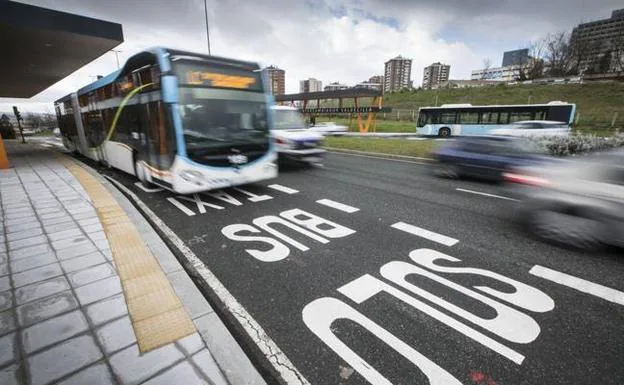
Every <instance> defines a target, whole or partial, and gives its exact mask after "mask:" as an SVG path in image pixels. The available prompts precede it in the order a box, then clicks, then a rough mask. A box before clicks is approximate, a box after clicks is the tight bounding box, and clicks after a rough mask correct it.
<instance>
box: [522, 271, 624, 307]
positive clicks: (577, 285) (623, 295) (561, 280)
mask: <svg viewBox="0 0 624 385" xmlns="http://www.w3.org/2000/svg"><path fill="white" fill-rule="evenodd" d="M529 274H533V275H535V276H536V277H541V278H544V279H547V280H549V281H553V282H555V283H558V284H560V285H563V286H567V287H570V288H572V289H575V290H578V291H582V292H583V293H587V294H591V295H593V296H596V297H600V298H602V299H605V300H607V301H609V302H613V303H617V304H618V305H622V306H624V292H621V291H618V290H615V289H611V288H610V287H606V286H602V285H600V284H597V283H593V282H590V281H587V280H584V279H581V278H577V277H574V276H572V275H569V274H566V273H562V272H559V271H556V270H552V269H549V268H547V267H544V266H540V265H535V266H533V268H532V269H531V270H530V271H529Z"/></svg>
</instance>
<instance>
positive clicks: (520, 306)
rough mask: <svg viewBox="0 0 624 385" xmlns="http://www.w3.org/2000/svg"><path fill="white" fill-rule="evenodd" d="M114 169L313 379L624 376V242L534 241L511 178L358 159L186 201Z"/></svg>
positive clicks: (496, 380)
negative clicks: (454, 175) (466, 177)
mask: <svg viewBox="0 0 624 385" xmlns="http://www.w3.org/2000/svg"><path fill="white" fill-rule="evenodd" d="M107 173H108V174H109V175H110V176H112V177H113V178H114V179H116V180H117V181H119V182H121V183H122V184H124V185H125V186H126V187H128V188H130V189H131V190H132V191H133V192H134V193H135V194H137V195H138V196H139V197H140V199H141V200H142V201H143V202H144V203H145V204H146V205H147V206H148V207H149V208H150V209H151V210H152V211H153V212H154V213H155V214H156V215H158V217H160V218H161V219H162V220H163V221H164V222H165V223H166V224H167V225H168V226H169V227H170V228H171V229H172V230H173V231H174V232H175V233H176V234H177V235H178V237H179V238H181V239H182V240H183V241H184V242H185V243H186V245H187V246H188V247H190V249H191V250H192V251H193V252H194V253H195V254H196V255H197V256H198V257H199V258H200V259H201V260H202V261H203V262H204V264H205V265H206V266H207V267H208V268H209V269H210V270H211V271H212V272H213V273H214V274H215V275H216V277H217V278H218V279H219V280H220V281H221V283H223V285H225V287H226V288H227V289H228V290H229V292H230V293H231V294H232V295H233V296H234V297H235V298H236V299H237V300H238V302H239V303H240V304H241V305H242V306H243V307H244V308H245V310H246V311H247V312H248V314H249V315H250V316H251V317H253V319H254V320H255V321H256V322H257V323H258V324H259V325H261V326H262V328H263V329H264V331H265V332H266V334H267V335H268V337H269V338H270V339H271V340H272V341H273V342H274V343H275V344H276V345H277V346H278V347H279V348H280V349H281V350H282V351H283V353H284V354H285V355H286V356H287V357H288V359H290V361H291V362H292V363H293V365H294V366H295V367H296V370H298V371H299V373H300V374H301V375H302V376H303V377H304V378H305V379H306V380H307V381H309V383H311V384H366V383H373V384H429V383H431V384H439V385H454V384H487V385H494V384H499V385H503V384H550V385H552V384H565V385H570V384H590V383H591V384H601V385H606V384H622V383H624V365H622V362H624V333H623V330H624V329H623V328H624V326H623V325H624V323H623V321H624V293H622V292H623V291H624V280H623V279H622V277H624V259H623V258H622V255H621V254H622V252H621V250H610V251H606V252H604V253H600V254H593V255H590V254H584V253H581V252H577V251H570V250H566V249H562V248H558V247H555V246H551V245H548V244H544V243H542V242H540V241H538V240H534V239H532V238H530V237H529V236H527V235H526V234H524V233H522V232H520V231H519V230H518V229H517V228H515V226H514V225H513V224H512V222H511V221H510V217H511V215H512V212H513V207H514V202H513V201H512V200H509V199H506V198H507V197H506V196H505V190H504V189H502V188H500V187H498V186H495V185H490V184H483V183H478V182H473V181H451V180H441V179H437V178H434V177H432V176H430V175H429V174H428V169H427V166H426V165H425V164H423V163H421V162H408V161H396V160H383V159H376V158H372V157H364V156H354V155H342V154H328V156H327V159H326V162H325V167H323V168H299V167H288V168H286V169H283V170H281V172H280V176H279V177H278V178H277V179H275V180H271V181H267V182H264V183H260V184H255V185H250V186H244V187H241V189H227V190H224V191H219V192H214V193H211V194H209V193H207V194H201V195H195V196H184V197H181V196H177V195H175V194H172V193H170V192H165V191H146V190H145V189H143V188H141V187H140V186H139V185H137V184H136V183H135V182H136V180H135V179H134V178H133V177H131V176H128V175H125V174H123V173H120V172H114V171H107ZM250 338H251V337H250Z"/></svg>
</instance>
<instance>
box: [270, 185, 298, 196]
mask: <svg viewBox="0 0 624 385" xmlns="http://www.w3.org/2000/svg"><path fill="white" fill-rule="evenodd" d="M267 187H268V188H272V189H273V190H277V191H281V192H283V193H286V194H296V193H298V192H299V190H295V189H294V188H290V187H286V186H282V185H281V184H272V185H268V186H267Z"/></svg>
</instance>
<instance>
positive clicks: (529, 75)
mask: <svg viewBox="0 0 624 385" xmlns="http://www.w3.org/2000/svg"><path fill="white" fill-rule="evenodd" d="M528 48H529V60H528V61H527V63H526V64H525V65H524V66H521V67H520V75H519V77H518V80H519V81H525V80H534V79H539V78H541V77H542V76H543V75H544V53H545V51H546V39H538V40H535V41H532V42H531V43H529V44H528Z"/></svg>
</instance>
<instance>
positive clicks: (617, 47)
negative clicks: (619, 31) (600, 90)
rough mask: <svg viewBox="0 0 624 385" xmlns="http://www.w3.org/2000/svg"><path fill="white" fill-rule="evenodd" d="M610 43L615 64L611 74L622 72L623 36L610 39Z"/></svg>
mask: <svg viewBox="0 0 624 385" xmlns="http://www.w3.org/2000/svg"><path fill="white" fill-rule="evenodd" d="M610 43H611V44H610V45H611V50H612V52H613V61H614V64H615V67H614V68H613V72H622V71H624V35H620V36H618V37H616V38H614V39H612V40H611V42H610Z"/></svg>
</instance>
